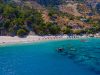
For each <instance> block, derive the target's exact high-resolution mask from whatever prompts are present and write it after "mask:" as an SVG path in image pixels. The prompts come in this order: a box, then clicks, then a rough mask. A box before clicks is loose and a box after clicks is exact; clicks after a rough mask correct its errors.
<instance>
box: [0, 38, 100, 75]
mask: <svg viewBox="0 0 100 75" xmlns="http://www.w3.org/2000/svg"><path fill="white" fill-rule="evenodd" d="M58 47H64V50H65V52H64V53H58V52H57V51H56V49H57V48H58ZM0 75H100V39H95V38H92V39H86V41H84V42H82V41H80V40H63V41H50V42H41V43H34V44H28V45H27V44H23V45H13V46H1V47H0Z"/></svg>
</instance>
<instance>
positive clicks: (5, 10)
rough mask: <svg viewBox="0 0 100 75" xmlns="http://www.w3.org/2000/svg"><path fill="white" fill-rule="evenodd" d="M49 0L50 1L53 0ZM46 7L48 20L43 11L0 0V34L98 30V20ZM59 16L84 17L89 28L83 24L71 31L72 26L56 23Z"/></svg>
mask: <svg viewBox="0 0 100 75" xmlns="http://www.w3.org/2000/svg"><path fill="white" fill-rule="evenodd" d="M39 1H41V0H39ZM50 1H51V2H52V1H54V0H50ZM80 1H83V0H80ZM44 3H45V2H44ZM54 3H56V2H54ZM59 3H61V2H60V1H59ZM59 3H57V4H59ZM50 5H51V4H50ZM47 9H48V15H47V16H48V17H50V21H49V22H45V21H44V19H43V16H42V14H43V13H42V12H40V11H38V10H36V9H34V8H29V7H26V6H25V5H17V4H13V3H3V1H2V0H0V35H11V36H16V35H17V36H19V37H24V36H26V35H28V34H29V33H30V32H35V34H37V35H49V34H52V35H56V34H72V33H74V34H81V33H83V32H84V33H96V32H99V31H100V20H95V19H92V18H86V17H80V16H79V17H78V16H73V15H72V14H68V13H63V12H61V11H59V10H58V8H57V7H54V6H53V7H49V6H48V7H47ZM97 9H99V8H97ZM61 17H62V19H63V17H66V19H68V20H69V22H70V21H73V22H74V20H78V21H80V19H81V18H86V19H87V21H86V22H85V23H86V24H90V28H85V26H83V27H84V28H81V30H80V29H76V30H74V31H73V26H69V25H67V23H66V24H62V23H58V21H57V20H58V19H59V18H61ZM62 19H61V20H62ZM85 23H84V24H85Z"/></svg>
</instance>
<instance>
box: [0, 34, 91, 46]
mask: <svg viewBox="0 0 100 75" xmlns="http://www.w3.org/2000/svg"><path fill="white" fill-rule="evenodd" d="M86 38H90V37H89V36H67V35H63V36H60V35H59V36H32V35H29V36H27V37H25V38H19V37H17V36H15V37H11V36H0V45H9V44H10V45H11V44H12V45H13V44H24V43H34V42H42V41H50V40H51V41H53V40H75V39H86Z"/></svg>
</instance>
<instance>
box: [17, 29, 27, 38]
mask: <svg viewBox="0 0 100 75" xmlns="http://www.w3.org/2000/svg"><path fill="white" fill-rule="evenodd" d="M27 34H28V33H27V31H26V30H25V29H19V30H18V31H17V36H19V37H25V36H26V35H27Z"/></svg>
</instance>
